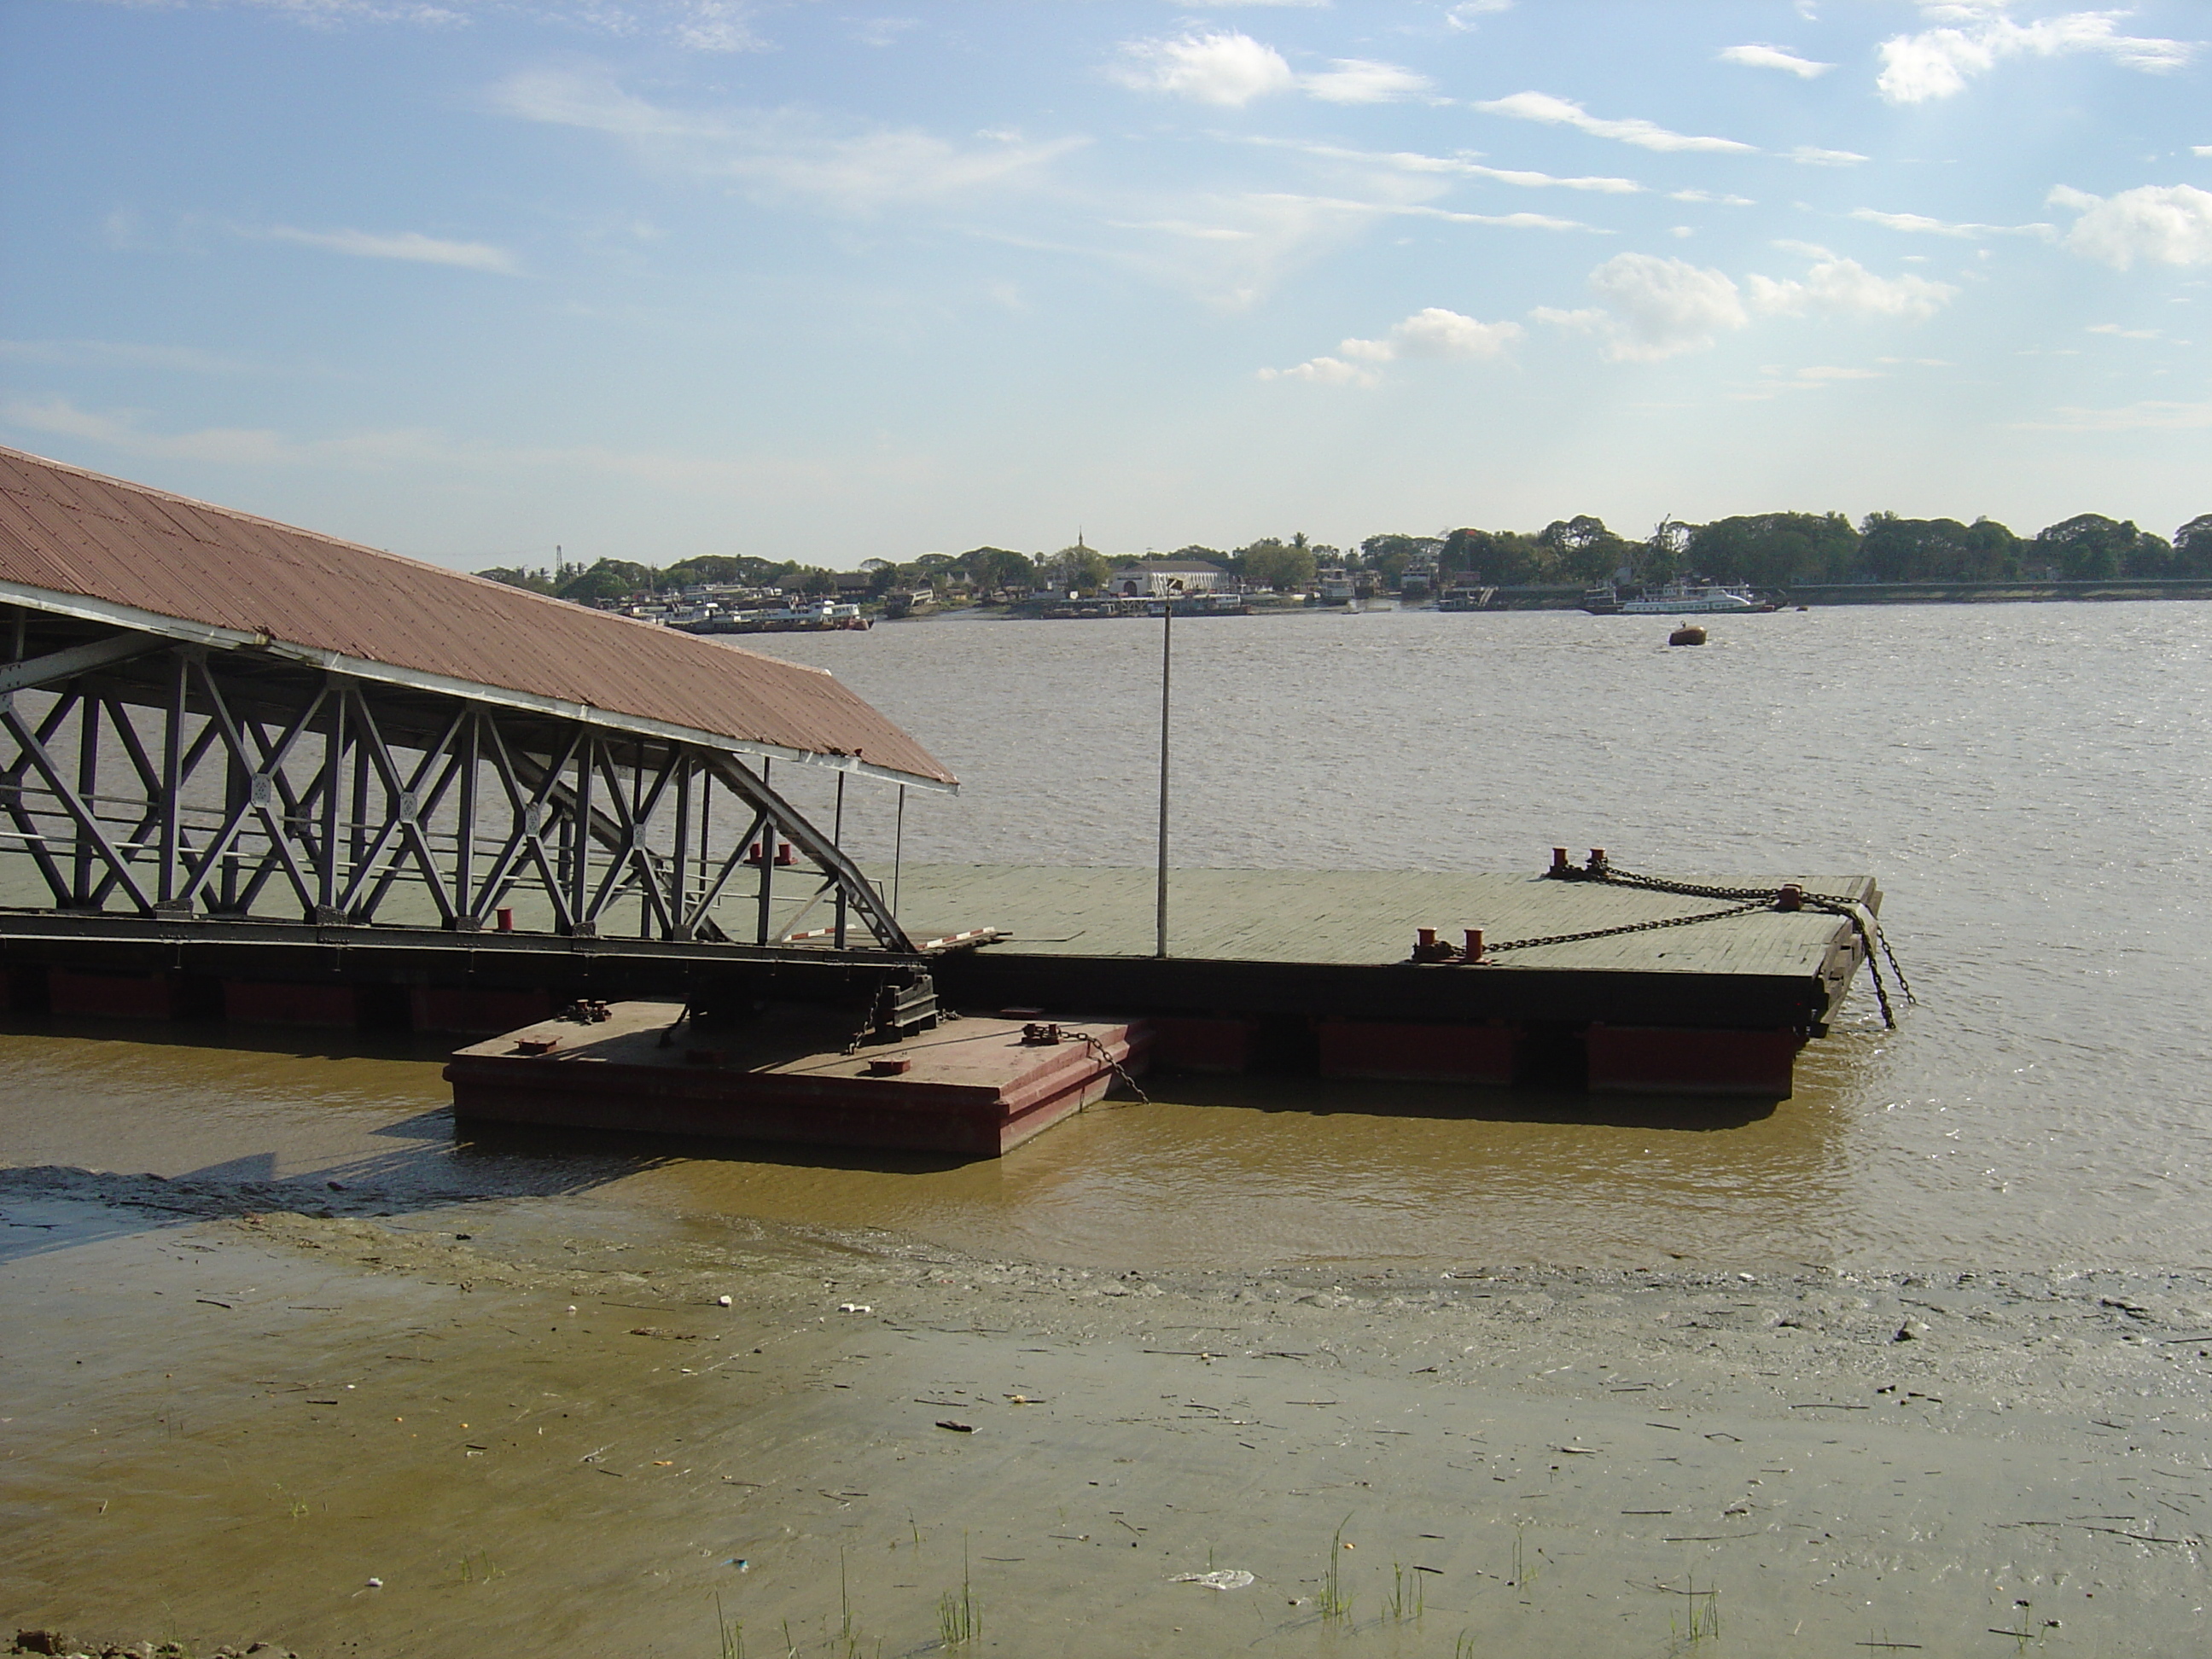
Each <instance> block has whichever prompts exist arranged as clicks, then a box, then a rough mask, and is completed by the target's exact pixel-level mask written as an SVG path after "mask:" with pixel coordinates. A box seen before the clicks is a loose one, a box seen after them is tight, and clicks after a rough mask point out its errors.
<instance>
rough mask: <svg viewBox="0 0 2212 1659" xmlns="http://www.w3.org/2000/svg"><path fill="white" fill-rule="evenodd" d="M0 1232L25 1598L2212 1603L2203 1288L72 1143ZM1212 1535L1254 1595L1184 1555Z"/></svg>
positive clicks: (1724, 1606) (179, 1603) (111, 1631)
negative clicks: (1338, 1249) (1042, 1259)
mask: <svg viewBox="0 0 2212 1659" xmlns="http://www.w3.org/2000/svg"><path fill="white" fill-rule="evenodd" d="M380 1211H382V1212H388V1213H379V1212H380ZM0 1216H4V1218H5V1221H6V1224H7V1225H6V1227H5V1229H4V1231H0V1238H4V1241H5V1243H6V1244H7V1247H8V1249H9V1251H10V1252H11V1253H12V1257H13V1259H12V1261H11V1265H10V1267H9V1273H8V1274H7V1275H6V1278H5V1280H4V1302H5V1308H4V1313H5V1328H6V1329H7V1330H8V1331H9V1333H10V1334H11V1335H10V1338H9V1341H8V1344H7V1352H6V1355H5V1362H4V1363H5V1371H6V1395H7V1398H8V1399H9V1401H10V1402H11V1407H12V1410H11V1411H10V1412H9V1419H10V1420H9V1421H8V1422H6V1423H5V1424H0V1435H4V1436H5V1437H6V1439H5V1443H4V1444H5V1456H4V1459H0V1468H5V1470H6V1474H7V1485H8V1489H9V1495H8V1498H7V1503H8V1506H9V1514H10V1515H11V1516H12V1520H13V1524H12V1525H11V1528H10V1530H11V1533H12V1534H13V1536H14V1539H15V1543H14V1545H13V1546H12V1547H11V1548H10V1550H9V1553H8V1560H7V1564H6V1565H5V1567H4V1568H0V1607H4V1608H5V1610H6V1616H8V1617H11V1618H13V1619H14V1620H15V1624H16V1625H18V1626H39V1625H45V1626H61V1627H66V1628H69V1629H70V1630H73V1631H81V1632H88V1633H89V1634H90V1635H91V1636H92V1637H94V1638H107V1639H123V1638H128V1639H133V1640H136V1639H148V1638H150V1639H154V1640H157V1641H158V1640H179V1641H183V1642H185V1643H187V1644H197V1645H199V1646H200V1647H201V1648H202V1649H203V1650H205V1649H207V1648H211V1647H213V1646H214V1645H215V1644H217V1643H219V1642H234V1643H237V1644H240V1645H241V1646H242V1645H244V1644H245V1643H246V1642H247V1641H249V1640H253V1639H262V1640H267V1641H270V1642H275V1643H278V1644H282V1645H283V1646H285V1647H289V1648H293V1649H295V1650H299V1651H300V1652H301V1653H303V1654H306V1655H308V1656H310V1659H325V1656H332V1655H338V1654H359V1655H387V1654H388V1655H395V1656H396V1655H402V1654H405V1655H420V1656H428V1659H436V1656H444V1655H449V1654H450V1655H453V1656H463V1655H471V1656H472V1655H476V1654H479V1653H481V1652H482V1651H483V1650H484V1644H485V1643H486V1642H487V1641H497V1642H500V1643H502V1644H507V1645H509V1646H515V1645H518V1644H519V1645H520V1648H521V1649H522V1650H528V1651H533V1652H546V1653H561V1654H576V1655H600V1654H605V1655H632V1654H637V1655H645V1654H652V1655H679V1654H684V1655H688V1654H702V1655H716V1654H720V1653H721V1652H722V1651H724V1638H725V1637H726V1636H727V1637H729V1638H731V1639H732V1641H735V1640H738V1639H741V1640H742V1642H743V1643H744V1650H745V1651H746V1652H749V1653H751V1654H753V1655H756V1656H757V1655H760V1654H763V1653H770V1652H773V1653H777V1654H783V1653H787V1652H792V1651H796V1652H798V1653H801V1654H833V1653H836V1654H847V1653H848V1654H876V1653H881V1654H884V1655H910V1654H920V1653H924V1652H929V1651H934V1650H939V1649H941V1647H942V1644H943V1643H944V1642H945V1638H946V1637H947V1636H948V1635H953V1636H957V1634H958V1633H959V1630H958V1627H957V1620H958V1619H959V1617H960V1616H961V1609H963V1607H964V1608H966V1609H967V1610H968V1611H969V1613H971V1614H975V1615H978V1616H980V1619H981V1630H980V1632H977V1633H976V1634H975V1636H974V1638H973V1639H972V1641H971V1643H969V1644H968V1645H969V1650H973V1651H978V1652H980V1651H985V1650H994V1651H1000V1652H1006V1653H1012V1654H1022V1655H1045V1654H1068V1655H1090V1654H1152V1653H1158V1654H1188V1653H1200V1652H1217V1651H1226V1650H1229V1649H1230V1648H1231V1646H1234V1647H1237V1648H1252V1649H1255V1650H1264V1651H1279V1652H1288V1653H1300V1654H1304V1653H1310V1652H1319V1653H1344V1654H1350V1653H1354V1652H1358V1653H1370V1652H1371V1653H1374V1654H1377V1655H1390V1656H1395V1655H1419V1654H1437V1655H1447V1654H1452V1653H1454V1652H1455V1646H1462V1645H1463V1646H1464V1647H1471V1648H1472V1650H1475V1651H1491V1650H1497V1651H1509V1652H1513V1653H1516V1654H1547V1653H1558V1654H1563V1655H1564V1654H1571V1653H1588V1652H1591V1651H1604V1652H1620V1653H1642V1652H1652V1653H1665V1652H1676V1651H1686V1650H1692V1649H1695V1650H1700V1651H1707V1650H1709V1651H1715V1652H1718V1651H1723V1650H1741V1651H1744V1652H1747V1653H1757V1652H1770V1651H1776V1650H1779V1649H1780V1648H1781V1647H1782V1646H1784V1644H1787V1646H1788V1648H1789V1650H1790V1651H1793V1652H1797V1651H1803V1652H1815V1651H1820V1652H1825V1651H1831V1650H1832V1651H1834V1652H1836V1653H1838V1654H1844V1653H1850V1654H1859V1653H1864V1652H1867V1651H1870V1650H1876V1649H1879V1648H1882V1647H1883V1646H1884V1644H1889V1647H1890V1648H1891V1649H1893V1650H1918V1651H1924V1652H1935V1653H1942V1652H1959V1653H1968V1652H1972V1653H1983V1652H1990V1651H1994V1650H1995V1649H1994V1648H1993V1647H1992V1645H1991V1644H1993V1643H1995V1642H1996V1640H1997V1639H1998V1638H1996V1637H1994V1636H1992V1635H1991V1634H1990V1632H2002V1633H2005V1634H2008V1635H2010V1636H2012V1638H2014V1639H2015V1641H2016V1642H2018V1643H2020V1644H2023V1645H2026V1644H2033V1645H2035V1646H2036V1647H2037V1648H2038V1649H2039V1650H2049V1651H2052V1652H2058V1651H2068V1652H2081V1653H2108V1654H2118V1653H2181V1652H2188V1651H2199V1650H2203V1645H2204V1644H2205V1642H2206V1640H2207V1632H2206V1629H2205V1624H2204V1614H2203V1610H2202V1608H2203V1600H2204V1598H2203V1595H2202V1594H2201V1590H2202V1587H2203V1559H2204V1546H2203V1537H2202V1535H2201V1528H2203V1525H2204V1519H2205V1515H2206V1504H2207V1502H2208V1498H2212V1413H2208V1409H2207V1407H2208V1403H2212V1389H2208V1379H2212V1275H2208V1274H2206V1273H2201V1272H2195V1271H2191V1272H2182V1273H2163V1274H2154V1273H2120V1272H2113V1273H2022V1272H2006V1273H1989V1274H1959V1273H1893V1274H1868V1273H1825V1272H1814V1271H1805V1272H1801V1273H1789V1274H1779V1275H1778V1274H1774V1273H1765V1272H1760V1273H1713V1272H1682V1271H1673V1270H1653V1271H1649V1272H1636V1271H1561V1270H1557V1269H1538V1268H1526V1267H1505V1268H1490V1267H1484V1266H1482V1265H1481V1264H1476V1263H1470V1264H1467V1265H1464V1266H1460V1267H1452V1268H1449V1269H1448V1270H1418V1271H1417V1270H1413V1269H1400V1270H1383V1271H1375V1272H1368V1273H1359V1274H1348V1273H1338V1272H1332V1271H1331V1270H1329V1269H1328V1268H1327V1267H1297V1268H1291V1269H1281V1270H1273V1271H1261V1272H1247V1271H1225V1272H1219V1273H1205V1272H1188V1273H1157V1272H1139V1271H1137V1270H1133V1269H1132V1270H1127V1271H1124V1272H1121V1273H1115V1272H1113V1271H1110V1270H1106V1269H1098V1268H1093V1269H1085V1268H1082V1267H1060V1266H1049V1265H1042V1264H1038V1263H1031V1262H1020V1261H991V1260H984V1259H980V1258H977V1257H973V1256H968V1255H960V1254H958V1253H957V1252H953V1251H949V1250H945V1249H938V1248H934V1247H932V1246H929V1245H927V1244H925V1243H921V1242H919V1241H916V1240H914V1239H911V1238H902V1237H896V1236H893V1235H887V1234H880V1233H878V1234H866V1235H837V1234H829V1233H825V1232H817V1231H811V1230H796V1229H792V1228H787V1227H777V1226H771V1225H763V1224H756V1223H750V1222H746V1221H743V1220H740V1219H734V1218H726V1217H721V1216H713V1215H700V1214H684V1215H674V1216H671V1215H653V1214H644V1213H641V1212H636V1211H635V1210H632V1209H629V1208H626V1207H624V1206H620V1205H618V1204H616V1203H612V1202H600V1201H594V1200H589V1199H585V1200H578V1199H575V1198H574V1197H571V1198H568V1199H566V1200H558V1201H556V1200H547V1199H538V1198H506V1199H496V1200H484V1201H480V1202H476V1203H471V1204H462V1205H454V1206H447V1207H444V1208H441V1209H440V1210H438V1211H437V1212H435V1213H407V1212H404V1211H403V1210H402V1208H401V1206H398V1205H397V1204H395V1203H392V1202H388V1201H386V1199H385V1198H383V1197H382V1196H381V1195H380V1194H376V1193H375V1192H374V1191H361V1190H340V1191H336V1192H333V1191H330V1190H329V1189H328V1188H327V1187H319V1188H314V1189H308V1188H302V1187H301V1185H300V1184H298V1183H289V1184H288V1183H261V1184H257V1183H252V1182H247V1183H240V1184H236V1185H224V1184H221V1183H210V1182H166V1181H161V1180H158V1179H155V1178H151V1177H144V1176H109V1175H94V1174H90V1173H87V1172H83V1171H78V1170H65V1169H59V1168H33V1169H16V1170H9V1171H6V1172H4V1174H0ZM723 1297H727V1298H728V1302H727V1304H724V1303H723V1301H722V1300H721V1298H723ZM945 1425H954V1426H950V1427H948V1426H945ZM1336 1546H1342V1547H1341V1548H1338V1547H1336ZM1332 1567H1333V1568H1334V1571H1332ZM1210 1571H1227V1572H1231V1573H1232V1574H1235V1573H1242V1572H1249V1573H1251V1574H1253V1575H1254V1581H1253V1582H1252V1583H1250V1584H1249V1585H1241V1586H1240V1587H1238V1588H1234V1589H1224V1590H1218V1591H1217V1590H1214V1589H1210V1588H1207V1587H1206V1585H1204V1584H1203V1583H1193V1582H1188V1581H1186V1582H1176V1579H1177V1578H1178V1577H1181V1576H1182V1575H1189V1574H1204V1573H1206V1572H1210ZM372 1580H374V1581H376V1582H375V1583H371V1581H372ZM948 1608H950V1609H951V1612H950V1613H948V1611H947V1609H948ZM718 1609H719V1611H718ZM948 1618H950V1619H952V1620H954V1621H955V1622H954V1624H953V1625H952V1626H948V1625H947V1624H946V1622H945V1621H946V1620H947V1619H948ZM718 1620H719V1621H720V1622H718ZM739 1626H742V1633H741V1636H740V1635H739V1633H738V1630H739Z"/></svg>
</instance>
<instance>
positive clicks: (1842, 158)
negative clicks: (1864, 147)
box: [1790, 144, 1868, 167]
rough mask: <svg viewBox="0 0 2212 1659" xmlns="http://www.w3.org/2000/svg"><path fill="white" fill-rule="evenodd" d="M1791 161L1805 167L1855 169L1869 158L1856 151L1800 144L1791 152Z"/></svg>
mask: <svg viewBox="0 0 2212 1659" xmlns="http://www.w3.org/2000/svg"><path fill="white" fill-rule="evenodd" d="M1867 159H1868V158H1867V157H1865V156H1863V155H1860V154H1859V153H1858V151H1857V150H1855V149H1821V148H1820V146H1819V145H1817V144H1800V145H1798V146H1797V148H1796V149H1793V150H1791V151H1790V160H1791V161H1795V162H1796V163H1797V165H1798V166H1799V167H1857V165H1858V164H1859V163H1860V162H1862V161H1865V160H1867Z"/></svg>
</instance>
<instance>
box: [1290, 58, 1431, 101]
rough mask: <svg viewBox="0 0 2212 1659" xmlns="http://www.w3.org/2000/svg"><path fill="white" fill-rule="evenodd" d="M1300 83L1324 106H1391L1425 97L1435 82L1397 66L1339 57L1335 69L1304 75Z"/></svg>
mask: <svg viewBox="0 0 2212 1659" xmlns="http://www.w3.org/2000/svg"><path fill="white" fill-rule="evenodd" d="M1298 84H1299V85H1300V86H1302V87H1304V88H1305V90H1306V92H1307V94H1309V95H1310V96H1312V97H1315V98H1318V99H1320V100H1322V102H1323V103H1325V104H1389V103H1395V102H1396V101H1397V100H1399V99H1401V98H1416V97H1422V96H1425V95H1426V94H1428V93H1429V92H1431V90H1433V89H1434V84H1435V83H1434V82H1431V80H1430V79H1429V77H1428V76H1425V75H1416V74H1414V73H1413V70H1409V69H1401V68H1399V67H1398V65H1396V64H1378V63H1376V62H1373V61H1372V60H1370V59H1369V58H1338V59H1336V60H1335V67H1334V69H1328V70H1322V71H1320V72H1319V73H1318V74H1314V75H1307V76H1300V77H1299V80H1298Z"/></svg>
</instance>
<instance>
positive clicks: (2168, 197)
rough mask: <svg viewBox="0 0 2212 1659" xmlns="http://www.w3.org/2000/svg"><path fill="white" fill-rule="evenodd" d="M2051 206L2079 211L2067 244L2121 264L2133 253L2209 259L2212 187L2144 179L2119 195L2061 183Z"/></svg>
mask: <svg viewBox="0 0 2212 1659" xmlns="http://www.w3.org/2000/svg"><path fill="white" fill-rule="evenodd" d="M2049 199H2050V202H2051V205H2052V206H2053V207H2063V208H2071V209H2073V210H2075V212H2077V213H2079V214H2080V215H2081V217H2080V218H2078V219H2076V220H2075V222H2074V228H2072V229H2071V230H2069V231H2068V232H2067V233H2066V246H2068V247H2069V248H2070V249H2072V250H2073V251H2074V252H2076V253H2079V254H2082V255H2084V256H2086V257H2087V258H2092V259H2097V260H2100V261H2102V262H2103V263H2104V264H2108V265H2112V266H2114V267H2116V268H2118V270H2127V269H2128V267H2129V266H2130V265H2132V264H2135V262H2136V260H2137V259H2143V260H2148V261H2150V262H2152V263H2154V264H2166V265H2202V264H2212V191H2203V190H2199V189H2197V186H2196V185H2141V186H2139V187H2137V188H2136V189H2134V190H2124V191H2120V192H2119V194H2118V195H2117V196H2092V195H2090V194H2089V193H2088V192H2087V191H2080V190H2074V189H2071V188H2069V186H2067V185H2059V186H2057V188H2056V189H2055V190H2053V191H2051V196H2050V198H2049Z"/></svg>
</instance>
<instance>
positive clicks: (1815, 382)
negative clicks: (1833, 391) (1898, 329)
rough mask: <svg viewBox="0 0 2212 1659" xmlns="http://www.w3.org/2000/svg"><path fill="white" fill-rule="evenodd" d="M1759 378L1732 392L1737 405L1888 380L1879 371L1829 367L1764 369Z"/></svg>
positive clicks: (1819, 365)
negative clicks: (1841, 384)
mask: <svg viewBox="0 0 2212 1659" xmlns="http://www.w3.org/2000/svg"><path fill="white" fill-rule="evenodd" d="M1759 374H1760V376H1761V378H1760V379H1759V380H1758V381H1757V382H1756V383H1755V384H1753V385H1752V386H1746V387H1744V388H1742V389H1741V390H1739V391H1736V392H1730V393H1729V398H1730V399H1731V400H1732V401H1734V402H1735V403H1769V402H1771V401H1772V400H1773V399H1775V398H1783V397H1787V396H1788V395H1789V394H1790V393H1791V392H1824V391H1826V389H1827V388H1828V387H1830V386H1834V385H1837V384H1838V382H1845V381H1852V380H1887V379H1888V378H1889V376H1888V375H1887V374H1884V373H1882V371H1881V370H1880V369H1878V368H1840V367H1838V366H1835V365H1833V364H1826V363H1820V364H1814V365H1812V366H1810V367H1808V368H1800V369H1796V370H1790V369H1784V368H1777V367H1769V368H1763V369H1761V370H1760V371H1759Z"/></svg>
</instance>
